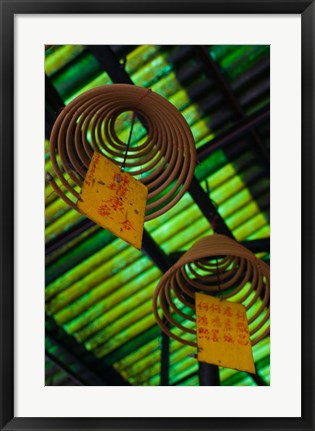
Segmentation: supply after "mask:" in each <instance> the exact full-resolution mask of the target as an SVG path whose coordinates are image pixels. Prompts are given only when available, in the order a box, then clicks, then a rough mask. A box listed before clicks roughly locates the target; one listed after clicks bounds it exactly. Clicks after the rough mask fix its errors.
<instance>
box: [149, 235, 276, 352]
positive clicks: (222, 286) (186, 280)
mask: <svg viewBox="0 0 315 431" xmlns="http://www.w3.org/2000/svg"><path fill="white" fill-rule="evenodd" d="M196 292H201V293H204V294H209V295H215V296H220V297H221V298H222V299H228V300H230V301H231V302H237V303H242V304H243V305H244V306H245V309H246V314H247V318H248V325H249V335H250V339H251V344H252V345H253V346H254V345H255V344H257V343H258V342H259V341H261V340H262V339H263V338H265V337H266V336H267V335H268V334H269V331H270V327H269V323H270V322H269V318H270V304H269V294H270V269H269V266H268V265H267V264H266V263H265V262H263V261H262V260H260V259H258V258H257V257H256V256H255V255H254V254H253V253H252V252H251V251H250V250H248V249H247V248H245V247H243V246H242V245H241V244H239V243H238V242H236V241H235V240H233V239H231V238H228V237H226V236H224V235H218V234H213V235H211V236H206V237H204V238H202V239H201V240H199V241H197V242H196V243H195V244H194V245H193V246H192V247H191V249H190V250H188V251H187V252H186V253H185V254H183V256H181V258H180V259H179V260H178V261H177V262H176V263H175V264H174V265H173V266H172V267H171V268H170V269H169V270H168V271H167V272H166V273H165V274H164V275H163V277H162V278H161V280H160V282H159V284H158V285H157V287H156V289H155V291H154V294H153V312H154V315H155V319H156V321H157V323H158V324H159V326H160V327H161V329H162V330H163V331H164V332H165V333H166V334H167V335H168V336H169V337H171V338H174V339H175V340H177V341H179V342H181V343H183V344H187V345H190V346H193V347H197V343H196V342H195V341H192V337H191V335H190V336H189V335H188V336H187V334H193V335H196V330H195V329H192V328H191V324H190V325H189V326H187V322H195V320H196V318H195V293H196ZM159 308H160V309H161V311H162V313H163V317H162V316H160V314H159V311H158V310H159ZM185 323H186V324H185ZM188 324H189V323H188ZM172 328H173V329H172ZM176 328H178V329H180V330H181V331H183V332H182V334H181V336H179V335H176V334H175V333H174V331H175V332H177V333H178V330H176Z"/></svg>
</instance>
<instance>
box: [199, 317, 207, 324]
mask: <svg viewBox="0 0 315 431" xmlns="http://www.w3.org/2000/svg"><path fill="white" fill-rule="evenodd" d="M197 323H198V325H208V319H207V316H197Z"/></svg>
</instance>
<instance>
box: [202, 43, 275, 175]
mask: <svg viewBox="0 0 315 431" xmlns="http://www.w3.org/2000/svg"><path fill="white" fill-rule="evenodd" d="M194 50H195V54H196V56H197V57H199V58H200V59H201V61H202V63H203V65H204V71H205V74H206V75H207V76H208V77H209V78H210V79H213V80H214V81H215V82H216V84H217V86H218V88H220V90H221V92H222V94H223V96H224V98H225V100H226V102H227V105H228V106H229V107H230V109H231V111H232V113H233V115H234V116H235V118H236V119H244V118H245V112H244V110H243V108H242V106H241V104H240V102H239V100H238V99H237V97H236V96H235V95H234V92H233V90H232V88H231V86H230V84H229V83H228V81H227V80H226V79H225V77H224V74H223V73H222V71H221V70H220V68H219V66H218V65H217V63H216V62H215V61H213V59H212V57H211V55H210V53H209V51H208V49H207V47H206V46H204V45H200V46H195V47H194ZM248 137H249V139H250V141H251V142H252V143H253V144H254V146H255V147H256V150H257V153H258V154H259V156H260V158H261V160H262V162H263V165H264V167H265V169H266V173H267V174H269V173H270V155H269V154H268V152H267V150H266V148H265V147H264V146H263V145H262V143H261V141H260V139H259V137H258V135H257V133H256V132H255V129H254V128H252V129H251V130H250V132H249V133H248Z"/></svg>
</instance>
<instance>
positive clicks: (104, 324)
mask: <svg viewBox="0 0 315 431" xmlns="http://www.w3.org/2000/svg"><path fill="white" fill-rule="evenodd" d="M45 48H46V49H45V135H46V140H45V173H46V187H45V203H46V208H45V227H46V229H45V238H46V262H45V263H46V265H45V276H46V286H45V335H46V337H45V354H46V357H45V370H46V375H45V384H46V385H57V386H58V385H136V386H142V385H149V386H158V385H162V386H197V385H210V386H211V385H214V386H218V385H225V386H253V385H259V386H265V385H269V384H270V340H269V333H270V331H269V327H270V319H269V310H270V287H269V272H270V271H269V265H270V255H269V251H270V223H269V222H270V193H269V188H270V151H269V148H270V127H269V115H270V46H268V45H207V46H205V45H199V46H187V45H180V46H179V45H177V46H174V45H168V46H165V45H164V46H158V45H140V46H134V45H123V46H117V45H116V46H115V45H114V46H103V45H92V46H91V45H90V46H89V45H61V46H55V45H53V46H46V47H45ZM115 168H116V169H115ZM116 177H117V178H116ZM132 179H134V180H135V185H133V183H131V180H132ZM137 183H138V184H139V186H138V187H137ZM140 186H142V187H143V189H144V190H143V189H142V188H141V187H140ZM141 212H142V213H144V214H143V215H142V218H141V217H140V216H141ZM137 216H138V217H137ZM198 244H200V245H199V247H202V248H203V252H202V255H198V252H197V255H196V254H195V253H194V247H197V248H198ZM186 255H188V261H187V262H186V261H185V262H184V263H183V264H182V270H181V275H180V276H179V278H178V277H175V278H174V279H173V280H169V281H167V280H168V278H169V277H168V272H169V271H173V268H174V266H176V265H178V264H179V262H180V258H182V256H183V257H184V256H186ZM190 255H191V256H190ZM186 260H187V259H186ZM182 271H184V272H182ZM157 290H158V292H157ZM198 292H199V293H201V294H202V295H204V296H206V298H205V300H207V297H208V296H210V299H211V298H217V299H219V302H218V304H216V305H212V304H209V305H205V304H203V302H202V301H203V300H204V298H203V296H201V299H200V301H201V303H200V301H199V306H198V304H197V302H198V301H197V299H196V298H195V294H196V293H198ZM155 296H157V298H156V299H154V298H155ZM271 296H272V295H271ZM165 304H166V305H165ZM234 304H241V305H240V309H235V306H234ZM231 306H234V308H233V309H232V308H231ZM165 307H166V309H165ZM242 311H243V314H242ZM202 322H203V323H202ZM198 323H199V325H198ZM202 346H203V347H202ZM204 348H205V349H206V350H207V349H208V350H209V351H210V354H207V353H206V354H205V353H203V350H202V351H200V349H204ZM237 358H238V359H239V361H240V362H238V360H237ZM242 360H243V361H245V364H242ZM235 361H236V362H235ZM244 367H245V368H244Z"/></svg>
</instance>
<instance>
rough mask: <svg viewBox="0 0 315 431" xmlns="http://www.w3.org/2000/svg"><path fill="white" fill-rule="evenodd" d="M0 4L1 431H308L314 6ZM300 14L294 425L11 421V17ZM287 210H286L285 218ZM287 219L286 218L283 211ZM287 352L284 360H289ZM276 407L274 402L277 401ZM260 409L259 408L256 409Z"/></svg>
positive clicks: (266, 421) (266, 1)
mask: <svg viewBox="0 0 315 431" xmlns="http://www.w3.org/2000/svg"><path fill="white" fill-rule="evenodd" d="M0 4H1V9H0V11H1V50H0V52H1V69H0V70H1V76H0V78H1V79H0V82H1V91H0V94H1V141H0V163H1V182H0V196H1V207H0V208H1V212H0V227H1V237H0V274H1V302H0V303H1V311H0V319H1V339H0V342H1V345H0V360H1V362H0V379H1V380H0V390H1V405H0V413H1V418H0V424H1V430H26V429H27V430H36V429H42V430H46V429H47V430H48V429H49V430H51V431H52V430H70V429H72V430H94V429H104V430H111V429H113V430H114V429H115V430H131V429H139V430H140V429H145V430H150V429H154V430H170V429H180V430H185V429H196V430H197V429H212V430H216V429H220V430H223V429H224V430H230V429H231V430H232V429H233V430H237V429H251V430H265V429H270V430H278V429H282V430H287V429H294V430H295V429H296V430H305V431H306V430H313V429H314V413H313V412H314V411H315V405H314V399H315V397H314V338H313V328H314V305H315V303H314V293H313V290H314V276H313V270H314V263H313V259H314V258H313V256H314V248H313V247H314V246H313V232H314V221H313V213H314V209H313V208H314V199H313V193H314V175H313V169H314V154H313V145H314V125H313V118H314V82H315V79H314V78H315V77H314V60H315V57H314V49H315V44H314V22H315V20H314V13H315V8H314V3H313V1H310V0H242V1H238V0H216V1H211V0H204V1H202V0H197V1H192V0H188V1H185V0H179V1H177V0H173V1H170V2H166V1H156V0H154V1H146V2H145V3H144V2H141V1H133V0H129V1H120V0H116V1H115V0H113V1H105V0H91V1H87V0H84V1H81V2H77V1H58V0H55V1H43V0H42V1H31V0H20V1H15V0H0ZM56 13H62V14H83V13H84V14H91V13H93V14H99V13H105V14H111V13H128V14H130V13H137V14H138V13H140V14H141V13H161V14H171V13H176V14H196V13H198V14H200V13H201V14H217V13H220V14H240V13H246V14H261V13H262V14H301V18H302V226H301V230H302V375H301V382H302V417H301V418H286V417H277V418H265V417H263V418H250V417H243V418H222V417H221V418H196V417H192V418H144V417H142V418H141V417H139V418H70V417H68V418H40V417H37V418H36V417H32V418H30V417H29V418H22V417H15V416H14V314H13V306H14V110H13V108H14V104H13V101H14V97H13V96H14V85H13V81H14V16H15V14H56ZM289 207H290V203H288V210H289ZM288 213H289V211H288ZM289 356H290V352H286V359H285V360H290V359H289ZM279 403H281V400H279ZM262 409H263V406H262Z"/></svg>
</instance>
